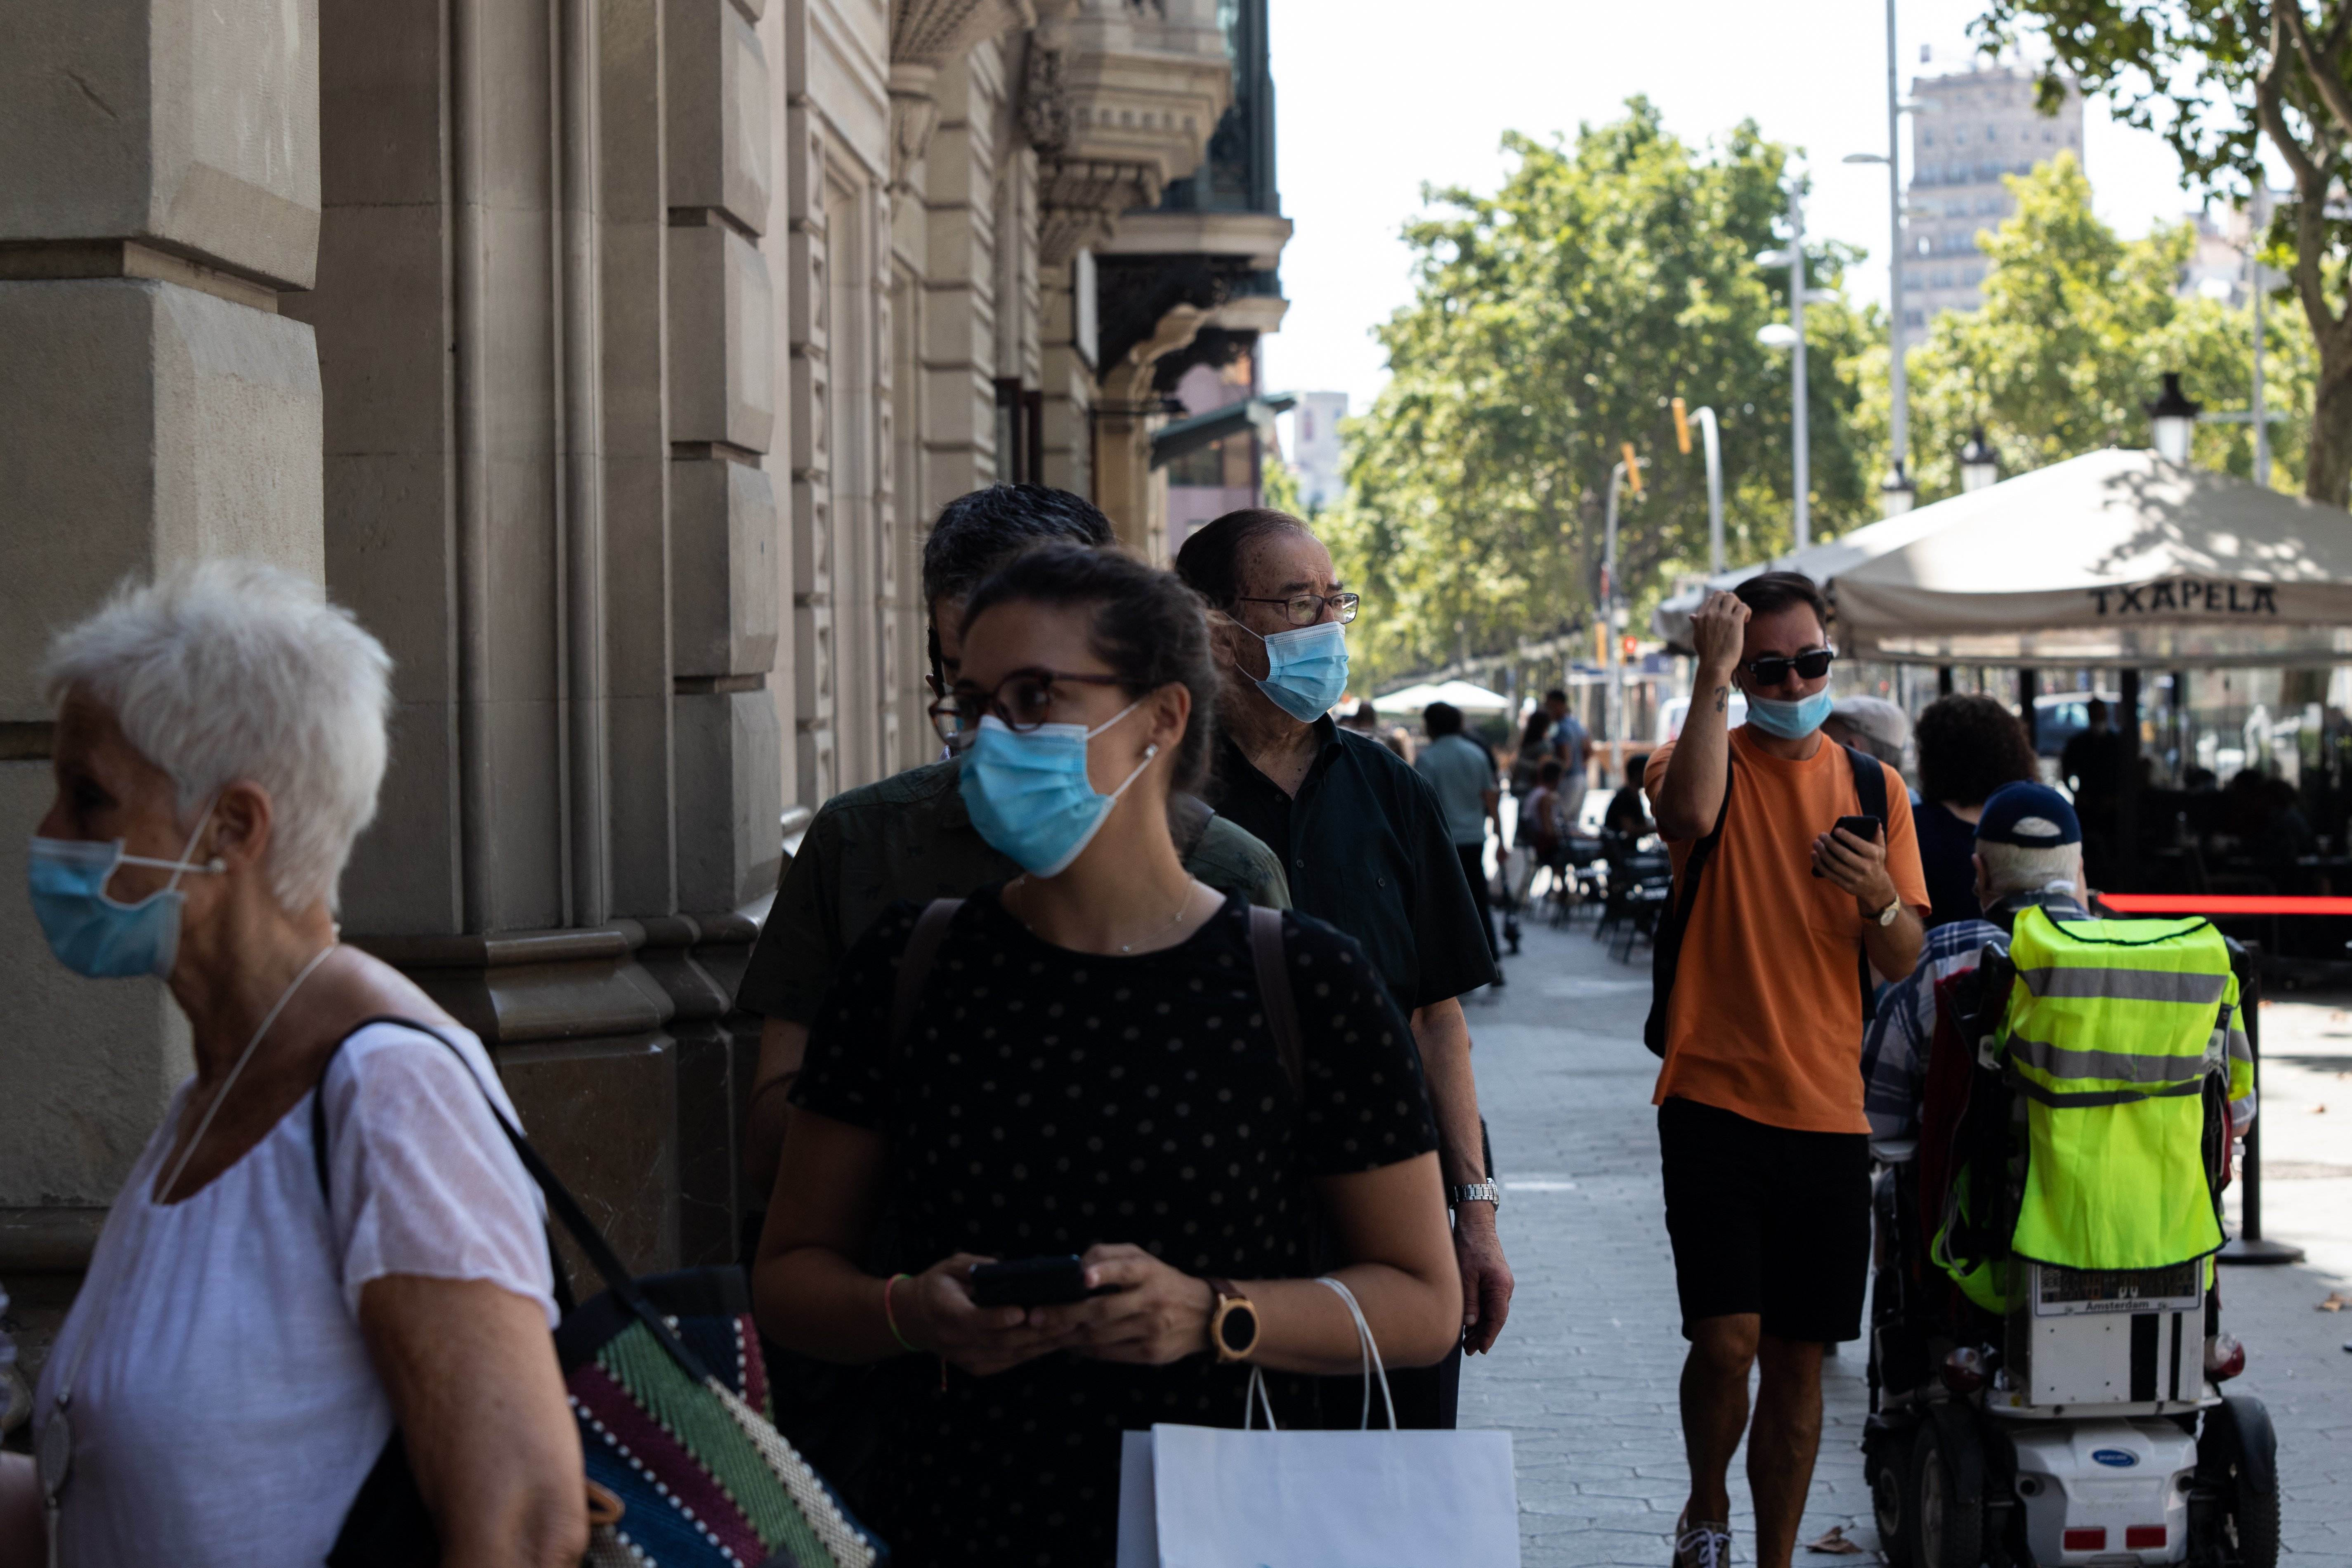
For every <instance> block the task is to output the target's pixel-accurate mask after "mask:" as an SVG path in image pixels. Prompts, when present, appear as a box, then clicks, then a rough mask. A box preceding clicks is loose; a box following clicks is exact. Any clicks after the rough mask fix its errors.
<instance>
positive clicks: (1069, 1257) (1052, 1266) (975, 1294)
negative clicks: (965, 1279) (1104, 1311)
mask: <svg viewBox="0 0 2352 1568" xmlns="http://www.w3.org/2000/svg"><path fill="white" fill-rule="evenodd" d="M1087 1294H1088V1292H1087V1265H1086V1260H1085V1259H1084V1258H1080V1257H1079V1256H1078V1255H1077V1254H1076V1253H1075V1252H1066V1253H1064V1254H1062V1255H1061V1256H1060V1257H1058V1258H1013V1259H1011V1260H1009V1261H1007V1262H1003V1263H975V1264H973V1265H972V1266H971V1300H972V1303H973V1305H975V1306H981V1307H1058V1306H1060V1305H1062V1304H1063V1303H1064V1302H1066V1301H1083V1300H1086V1299H1087Z"/></svg>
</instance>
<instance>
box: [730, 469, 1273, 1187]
mask: <svg viewBox="0 0 2352 1568" xmlns="http://www.w3.org/2000/svg"><path fill="white" fill-rule="evenodd" d="M1055 539H1060V540H1071V541H1074V542H1078V543H1082V544H1087V545H1091V546H1093V547H1095V548H1097V549H1102V548H1106V547H1108V546H1109V545H1110V544H1111V542H1112V535H1111V529H1110V522H1109V521H1108V519H1106V518H1105V517H1104V516H1103V514H1102V513H1101V512H1100V511H1098V510H1096V509H1095V507H1094V506H1093V505H1091V504H1090V503H1088V502H1087V501H1086V500H1082V499H1080V498H1079V497H1077V496H1074V495H1072V494H1070V493H1069V492H1068V491H1066V490H1056V489H1047V488H1046V487H1045V486H1043V485H992V486H991V487H990V488H988V489H983V490H974V491H972V492H971V494H970V495H966V496H961V497H959V498H957V499H956V500H952V501H950V502H949V503H948V504H947V507H946V508H945V509H944V510H942V511H941V512H940V520H939V522H938V523H937V524H936V525H935V526H934V527H933V528H932V530H931V533H930V537H929V539H928V540H926V541H925V542H924V544H923V600H924V603H925V605H927V606H928V607H929V612H930V648H931V684H932V687H933V689H935V690H937V691H939V692H941V693H945V692H946V691H947V690H948V689H950V687H952V686H953V685H954V684H955V680H956V676H957V674H958V672H959V669H960V667H961V663H962V654H963V649H962V646H961V645H962V638H961V622H962V619H963V604H964V600H965V599H967V598H968V597H970V595H971V591H972V590H973V589H974V588H976V587H978V586H979V585H980V584H981V580H982V578H984V577H986V576H987V575H988V574H989V573H991V572H992V571H993V570H995V569H996V567H998V566H1000V565H1002V564H1003V563H1004V562H1005V561H1007V560H1009V559H1010V558H1011V557H1013V555H1016V554H1018V553H1020V552H1022V551H1023V550H1025V549H1027V548H1029V547H1030V546H1031V545H1034V544H1036V543H1039V542H1043V541H1045V540H1055ZM956 768H957V763H956V762H955V760H954V759H953V758H943V759H941V760H940V761H939V762H935V763H926V764H925V765H923V766H921V767H919V768H909V769H908V770H907V771H906V772H905V773H898V774H896V775H894V776H892V777H890V778H887V779H883V780H881V781H880V782H879V783H877V784H865V785H862V786H860V787H859V788H856V789H852V790H845V791H843V792H842V793H841V794H839V795H835V796H834V797H833V798H832V799H831V800H828V801H826V802H825V803H824V806H823V807H822V808H821V809H820V810H819V811H818V812H817V814H816V819H815V820H814V822H812V823H810V824H809V827H808V832H807V834H806V836H805V837H803V839H802V840H801V847H800V852H799V853H798V854H796V855H794V856H793V858H791V860H790V861H789V862H788V863H787V864H786V865H785V868H784V875H783V879H782V881H781V882H780V883H779V884H778V885H777V888H776V901H775V904H774V906H773V907H772V909H771V910H769V911H768V919H767V923H766V924H765V925H764V926H763V927H762V928H761V931H760V940H759V942H758V944H757V945H756V946H755V947H753V949H752V950H751V965H750V967H749V968H748V969H747V970H746V971H745V972H744V975H743V983H742V984H741V986H740V988H739V990H738V991H737V993H736V997H735V1002H736V1005H738V1006H740V1007H742V1008H744V1009H746V1010H748V1011H750V1012H753V1013H758V1014H760V1015H761V1016H762V1017H763V1018H764V1019H765V1022H764V1023H763V1024H762V1025H761V1030H760V1066H759V1070H758V1072H757V1074H756V1075H755V1077H754V1079H753V1084H752V1089H751V1109H750V1111H749V1113H748V1115H747V1117H746V1122H747V1125H746V1126H745V1129H744V1138H743V1169H744V1174H745V1175H746V1176H747V1177H748V1178H749V1180H750V1181H751V1184H752V1186H753V1190H755V1191H759V1192H762V1193H764V1192H765V1191H766V1190H767V1189H768V1188H769V1187H770V1186H772V1184H774V1182H775V1177H776V1159H777V1155H778V1152H779V1151H780V1150H781V1149H782V1146H783V1135H784V1100H785V1095H784V1088H785V1086H786V1085H788V1084H790V1083H791V1082H792V1080H793V1077H794V1076H795V1075H796V1074H797V1073H798V1072H799V1071H800V1065H801V1056H802V1053H803V1050H804V1049H805V1048H806V1047H807V1045H808V1026H809V1020H810V1019H812V1018H814V1016H816V1009H817V1003H818V1001H819V1000H820V999H821V998H822V997H823V996H824V991H825V987H826V986H827V985H828V984H831V983H832V981H833V977H834V974H835V972H836V971H837V970H838V969H839V968H840V966H841V961H842V958H843V957H844V955H845V954H846V953H847V952H848V951H849V949H850V947H851V945H852V944H853V943H855V942H856V941H857V939H858V938H859V937H861V936H863V935H864V934H865V933H866V928H867V927H868V926H870V925H871V924H873V922H874V919H875V917H876V916H877V915H879V914H880V913H881V912H882V911H883V910H887V909H888V908H889V907H890V906H891V905H892V904H894V903H896V902H898V900H901V899H914V900H929V899H960V898H963V897H965V896H967V895H968V894H970V893H971V892H972V891H974V890H975V889H979V888H982V887H984V886H986V885H987V884H988V883H990V882H995V881H1001V880H1003V879H1005V878H1008V877H1011V876H1013V874H1014V873H1015V872H1017V871H1019V870H1020V867H1018V866H1016V865H1014V864H1013V861H1012V860H1011V859H1010V858H1007V857H1005V856H1003V855H1001V854H999V853H998V852H997V851H996V850H994V849H992V848H991V847H989V846H988V844H987V843H986V842H985V841H984V840H983V839H982V837H981V836H980V830H979V829H978V828H976V827H974V826H972V823H971V815H970V813H968V812H967V811H966V810H965V808H964V804H963V796H962V795H961V793H960V792H959V791H958V789H957V787H956V784H957V781H956ZM1171 810H1175V811H1178V812H1180V813H1181V818H1182V819H1181V820H1180V821H1179V822H1178V823H1177V824H1176V826H1177V829H1178V831H1177V847H1178V848H1179V849H1180V850H1181V852H1182V853H1183V855H1184V864H1185V868H1186V869H1187V870H1189V871H1191V872H1192V875H1193V876H1195V877H1197V878H1199V879H1201V880H1202V881H1203V882H1206V883H1208V884H1209V886H1211V887H1213V888H1215V889H1218V890H1219V891H1221V892H1229V893H1230V892H1239V893H1243V894H1245V895H1246V896H1247V897H1248V898H1249V900H1250V901H1251V902H1253V903H1257V904H1264V905H1266V906H1268V907H1269V908H1273V909H1287V908H1289V907H1290V888H1289V884H1288V883H1287V882H1286V880H1285V879H1284V877H1283V872H1282V865H1281V862H1280V861H1278V860H1276V858H1274V852H1273V851H1272V850H1270V849H1268V848H1267V847H1265V845H1264V844H1262V843H1260V842H1259V841H1258V840H1257V839H1256V838H1255V837H1251V836H1250V835H1249V834H1248V833H1247V832H1245V831H1244V829H1242V828H1240V827H1238V826H1234V824H1233V823H1231V822H1228V821H1227V820H1225V819H1224V818H1223V817H1222V816H1217V815H1215V814H1214V813H1213V812H1212V811H1211V810H1210V809H1209V807H1208V806H1207V805H1203V804H1202V802H1200V801H1197V800H1194V799H1192V798H1191V797H1190V796H1178V797H1176V798H1175V799H1174V800H1173V801H1172V802H1171Z"/></svg>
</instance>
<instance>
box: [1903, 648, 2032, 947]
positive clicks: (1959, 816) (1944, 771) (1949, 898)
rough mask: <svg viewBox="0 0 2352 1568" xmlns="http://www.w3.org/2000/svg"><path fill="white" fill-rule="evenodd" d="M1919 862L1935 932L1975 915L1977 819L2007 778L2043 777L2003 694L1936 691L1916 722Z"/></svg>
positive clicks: (2019, 780) (2022, 780) (2028, 740)
mask: <svg viewBox="0 0 2352 1568" xmlns="http://www.w3.org/2000/svg"><path fill="white" fill-rule="evenodd" d="M1917 734H1918V744H1919V795H1920V805H1919V810H1918V814H1917V826H1918V831H1919V868H1920V870H1921V871H1922V872H1923V873H1924V874H1925V875H1926V877H1927V900H1928V904H1929V909H1928V912H1927V924H1928V927H1929V928H1930V929H1931V930H1932V929H1933V928H1935V927H1937V926H1942V925H1948V924H1950V923H1952V922H1953V921H1973V920H1975V919H1976V918H1977V913H1978V909H1979V905H1978V900H1977V880H1976V839H1977V820H1978V818H1979V816H1982V814H1983V812H1984V803H1985V802H1986V801H1987V800H1989V799H1990V798H1991V796H1992V793H1993V792H1994V791H1995V790H1997V789H2000V787H2001V786H2002V785H2004V784H2031V783H2033V782H2035V781H2037V780H2038V779H2039V778H2040V777H2041V766H2040V763H2039V760H2038V759H2037V758H2036V757H2035V756H2034V754H2033V742H2032V737H2030V736H2028V735H2027V734H2026V732H2025V726H2024V724H2023V723H2021V722H2020V721H2019V720H2018V717H2017V715H2016V714H2014V713H2011V711H2010V710H2008V708H2007V707H2005V706H2004V705H2003V704H2002V703H2001V702H2000V700H1999V699H1997V698H1991V697H1986V696H1984V695H1982V694H1980V693H1978V692H1973V691H1956V692H1953V693H1952V694H1951V695H1950V696H1948V697H1938V698H1937V699H1936V700H1934V701H1933V702H1930V703H1928V704H1927V707H1926V708H1925V709H1924V710H1921V712H1920V714H1919V726H1918V732H1917Z"/></svg>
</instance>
